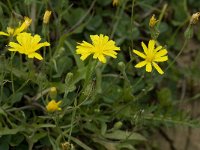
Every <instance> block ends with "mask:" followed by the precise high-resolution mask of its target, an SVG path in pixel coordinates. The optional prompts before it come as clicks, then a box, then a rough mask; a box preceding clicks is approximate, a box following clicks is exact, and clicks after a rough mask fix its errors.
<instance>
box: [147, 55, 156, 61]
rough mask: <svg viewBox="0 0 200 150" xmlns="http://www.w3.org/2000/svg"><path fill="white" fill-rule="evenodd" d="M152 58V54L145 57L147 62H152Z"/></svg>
mask: <svg viewBox="0 0 200 150" xmlns="http://www.w3.org/2000/svg"><path fill="white" fill-rule="evenodd" d="M153 60H154V55H153V54H150V55H147V57H146V61H147V62H152V61H153Z"/></svg>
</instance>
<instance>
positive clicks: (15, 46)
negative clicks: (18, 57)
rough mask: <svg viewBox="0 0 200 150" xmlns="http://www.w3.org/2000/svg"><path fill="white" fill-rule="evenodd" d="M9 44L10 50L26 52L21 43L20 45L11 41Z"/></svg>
mask: <svg viewBox="0 0 200 150" xmlns="http://www.w3.org/2000/svg"><path fill="white" fill-rule="evenodd" d="M8 46H9V48H8V50H9V51H18V52H20V53H24V52H23V47H22V46H21V45H19V44H18V43H15V42H9V44H8Z"/></svg>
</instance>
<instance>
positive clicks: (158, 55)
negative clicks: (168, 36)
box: [155, 49, 167, 58]
mask: <svg viewBox="0 0 200 150" xmlns="http://www.w3.org/2000/svg"><path fill="white" fill-rule="evenodd" d="M166 54H167V50H166V49H162V50H160V51H159V52H157V53H156V54H155V58H158V57H162V56H164V55H166Z"/></svg>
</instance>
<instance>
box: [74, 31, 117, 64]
mask: <svg viewBox="0 0 200 150" xmlns="http://www.w3.org/2000/svg"><path fill="white" fill-rule="evenodd" d="M90 38H91V40H92V44H90V43H88V42H86V41H83V42H82V43H78V46H76V53H77V54H81V60H85V59H86V58H87V57H88V56H89V55H91V54H94V55H93V58H94V59H98V60H99V61H100V62H102V63H106V58H105V56H111V57H113V58H117V52H116V51H119V50H120V48H119V47H117V46H115V42H114V41H113V40H109V37H108V36H104V35H102V34H100V35H99V36H98V35H90Z"/></svg>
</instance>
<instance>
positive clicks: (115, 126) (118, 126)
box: [113, 121, 123, 129]
mask: <svg viewBox="0 0 200 150" xmlns="http://www.w3.org/2000/svg"><path fill="white" fill-rule="evenodd" d="M122 125H123V123H122V122H121V121H118V122H116V123H115V124H114V127H113V128H114V129H120V128H121V127H122Z"/></svg>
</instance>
